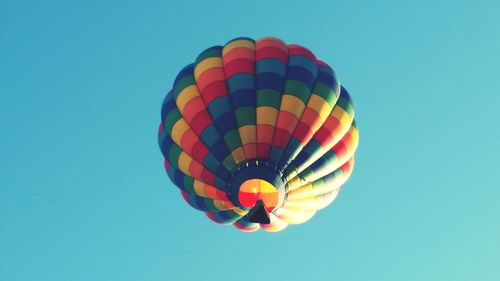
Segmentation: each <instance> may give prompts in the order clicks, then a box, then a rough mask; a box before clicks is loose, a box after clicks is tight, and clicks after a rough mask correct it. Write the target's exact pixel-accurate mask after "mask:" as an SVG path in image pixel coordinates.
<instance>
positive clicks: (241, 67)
mask: <svg viewBox="0 0 500 281" xmlns="http://www.w3.org/2000/svg"><path fill="white" fill-rule="evenodd" d="M224 72H225V73H226V78H229V77H231V76H233V75H235V74H238V73H249V74H255V62H254V61H251V60H247V59H239V60H233V61H231V62H230V63H228V64H226V65H224Z"/></svg>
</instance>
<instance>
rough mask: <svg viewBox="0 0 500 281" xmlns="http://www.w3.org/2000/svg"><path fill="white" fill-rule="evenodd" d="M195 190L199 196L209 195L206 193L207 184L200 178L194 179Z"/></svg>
mask: <svg viewBox="0 0 500 281" xmlns="http://www.w3.org/2000/svg"><path fill="white" fill-rule="evenodd" d="M194 192H195V193H196V194H197V195H199V196H203V197H206V196H207V194H206V193H205V184H204V183H202V182H201V181H199V180H194Z"/></svg>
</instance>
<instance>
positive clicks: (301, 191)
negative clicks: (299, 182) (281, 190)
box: [287, 183, 313, 200]
mask: <svg viewBox="0 0 500 281" xmlns="http://www.w3.org/2000/svg"><path fill="white" fill-rule="evenodd" d="M312 187H313V186H312V183H308V184H306V185H303V186H301V187H299V188H297V189H295V190H293V191H290V192H288V194H287V196H288V197H287V199H288V200H293V199H296V198H303V197H306V195H307V194H309V193H310V192H311V191H312V189H313V188H312Z"/></svg>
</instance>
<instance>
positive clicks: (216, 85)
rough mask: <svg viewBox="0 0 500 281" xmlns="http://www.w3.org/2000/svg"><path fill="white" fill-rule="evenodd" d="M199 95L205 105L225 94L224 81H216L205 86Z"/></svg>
mask: <svg viewBox="0 0 500 281" xmlns="http://www.w3.org/2000/svg"><path fill="white" fill-rule="evenodd" d="M201 96H202V97H203V100H204V101H205V104H206V105H209V104H210V103H211V102H212V101H213V100H214V99H216V98H218V97H222V96H227V87H226V81H224V80H222V81H216V82H213V83H211V84H210V85H208V86H206V87H205V89H204V90H203V91H202V92H201Z"/></svg>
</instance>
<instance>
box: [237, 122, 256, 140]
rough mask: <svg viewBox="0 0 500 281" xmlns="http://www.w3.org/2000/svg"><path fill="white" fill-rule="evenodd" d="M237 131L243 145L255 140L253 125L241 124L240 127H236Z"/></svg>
mask: <svg viewBox="0 0 500 281" xmlns="http://www.w3.org/2000/svg"><path fill="white" fill-rule="evenodd" d="M238 131H239V133H240V137H241V143H242V144H243V145H245V144H249V143H256V142H257V136H256V133H255V125H245V126H242V127H240V128H238Z"/></svg>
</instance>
